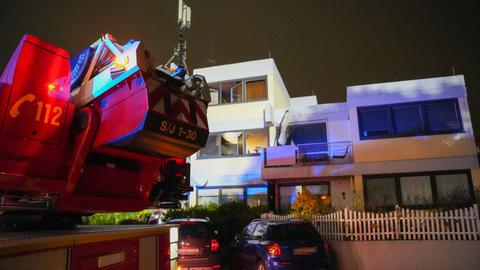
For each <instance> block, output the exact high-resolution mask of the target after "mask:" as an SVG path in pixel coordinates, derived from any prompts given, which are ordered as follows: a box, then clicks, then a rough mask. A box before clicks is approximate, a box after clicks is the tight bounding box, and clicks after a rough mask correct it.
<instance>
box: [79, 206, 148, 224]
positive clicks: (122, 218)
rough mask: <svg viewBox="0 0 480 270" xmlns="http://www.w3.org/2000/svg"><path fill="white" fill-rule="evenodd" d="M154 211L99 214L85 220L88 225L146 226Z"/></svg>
mask: <svg viewBox="0 0 480 270" xmlns="http://www.w3.org/2000/svg"><path fill="white" fill-rule="evenodd" d="M151 213H152V211H151V210H149V209H146V210H142V211H139V212H122V213H97V214H94V215H91V216H86V217H84V218H83V223H84V224H87V225H118V224H146V223H147V221H148V217H150V215H151Z"/></svg>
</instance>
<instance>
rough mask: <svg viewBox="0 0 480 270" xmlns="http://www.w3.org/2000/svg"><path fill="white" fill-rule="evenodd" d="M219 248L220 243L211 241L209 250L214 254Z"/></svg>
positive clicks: (214, 240)
mask: <svg viewBox="0 0 480 270" xmlns="http://www.w3.org/2000/svg"><path fill="white" fill-rule="evenodd" d="M219 248H220V243H218V241H217V240H216V239H212V241H211V243H210V249H211V250H212V251H213V252H215V251H217V250H218V249H219Z"/></svg>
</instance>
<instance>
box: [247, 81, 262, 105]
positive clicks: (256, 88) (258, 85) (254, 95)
mask: <svg viewBox="0 0 480 270" xmlns="http://www.w3.org/2000/svg"><path fill="white" fill-rule="evenodd" d="M245 92H246V98H245V100H259V99H266V98H267V87H266V83H265V80H259V81H249V82H246V83H245Z"/></svg>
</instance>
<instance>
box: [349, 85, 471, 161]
mask: <svg viewBox="0 0 480 270" xmlns="http://www.w3.org/2000/svg"><path fill="white" fill-rule="evenodd" d="M347 92H348V94H347V95H348V107H349V109H348V110H349V116H350V119H352V120H351V122H350V124H351V132H352V134H351V137H352V139H353V143H354V159H355V162H356V163H362V162H377V163H378V162H385V161H393V160H416V159H429V158H446V157H460V156H472V155H475V141H474V135H473V129H472V123H471V120H470V113H469V110H468V102H467V97H466V95H467V94H466V87H465V82H464V79H463V76H450V77H441V78H432V79H422V80H412V81H402V82H392V83H382V84H371V85H360V86H353V87H348V88H347ZM446 98H458V101H459V107H460V111H461V116H462V121H463V127H464V130H465V132H464V133H454V134H443V135H424V136H415V137H401V138H385V139H374V140H360V137H359V122H358V116H357V107H359V106H372V105H384V104H394V103H404V102H413V101H422V100H434V99H446ZM439 165H440V164H439ZM440 167H441V166H440Z"/></svg>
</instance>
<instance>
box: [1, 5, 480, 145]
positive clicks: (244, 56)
mask: <svg viewBox="0 0 480 270" xmlns="http://www.w3.org/2000/svg"><path fill="white" fill-rule="evenodd" d="M140 3H141V4H140ZM187 4H188V5H189V6H191V8H192V28H191V29H190V30H189V32H188V33H187V40H188V59H187V63H188V65H189V68H190V69H193V68H198V67H205V66H210V65H221V64H228V63H234V62H242V61H248V60H255V59H262V58H267V57H268V55H269V52H270V54H271V56H272V57H273V58H274V59H275V62H276V64H277V66H278V68H279V70H280V73H281V75H282V77H283V80H284V82H285V84H286V86H287V89H288V91H289V92H290V95H291V96H293V97H294V96H303V95H310V94H312V92H314V93H315V94H316V95H317V97H318V101H319V103H328V102H344V101H345V100H346V97H345V96H346V87H347V86H350V85H358V84H368V83H376V82H388V81H398V80H408V79H420V78H428V77H437V76H447V75H452V74H453V70H452V69H453V67H454V70H455V73H456V74H464V75H465V79H466V83H467V89H468V94H469V104H470V111H471V114H472V118H473V125H474V127H475V132H476V137H477V138H480V1H440V0H437V1H426V0H421V1H418V0H417V1H407V0H403V1H341V0H334V1H320V0H317V1H314V0H310V1H307V0H290V1H286V0H257V1H253V0H237V1H230V0H223V1H222V0H190V1H188V0H187ZM176 19H177V0H141V1H122V0H117V1H106V0H96V1H93V0H82V1H68V0H64V1H60V0H29V1H27V0H9V1H2V6H1V9H0V35H1V37H2V41H1V43H0V48H1V50H0V68H1V70H3V68H4V67H5V65H6V63H7V61H8V59H9V57H10V55H11V53H12V52H13V50H14V49H15V47H16V46H17V44H18V42H19V41H20V39H21V37H22V35H23V34H24V33H31V34H34V35H36V36H38V37H40V38H42V39H44V40H46V41H49V42H51V43H53V44H56V45H57V46H60V47H63V48H65V49H67V50H68V51H70V52H71V54H72V55H74V54H76V53H78V52H79V51H80V50H81V49H82V48H84V47H86V46H88V45H90V44H91V43H93V42H94V41H95V40H96V39H97V38H99V37H100V35H101V34H102V33H107V32H108V33H111V34H113V35H114V36H116V37H117V38H118V39H119V40H120V41H126V40H128V39H130V38H135V39H139V40H142V41H143V42H144V43H145V47H146V48H147V49H148V50H150V51H151V52H152V55H153V56H154V58H155V63H156V64H161V63H164V62H166V61H167V60H168V59H169V58H170V56H171V54H172V52H173V47H174V46H175V44H176V36H177V29H176Z"/></svg>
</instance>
